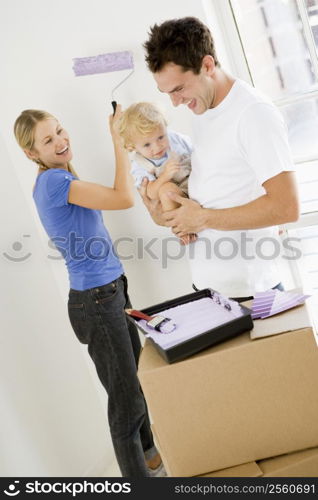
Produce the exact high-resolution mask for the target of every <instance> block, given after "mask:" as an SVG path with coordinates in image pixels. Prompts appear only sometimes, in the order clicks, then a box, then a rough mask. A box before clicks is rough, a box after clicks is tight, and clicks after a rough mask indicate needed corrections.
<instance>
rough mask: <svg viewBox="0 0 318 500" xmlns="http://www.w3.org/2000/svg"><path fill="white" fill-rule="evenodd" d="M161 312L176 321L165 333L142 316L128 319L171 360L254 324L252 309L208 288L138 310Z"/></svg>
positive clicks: (200, 349) (150, 313) (151, 312)
mask: <svg viewBox="0 0 318 500" xmlns="http://www.w3.org/2000/svg"><path fill="white" fill-rule="evenodd" d="M141 311H142V312H143V313H145V314H147V315H149V316H155V315H157V314H160V315H161V316H164V317H167V318H170V319H172V320H173V322H174V323H176V329H175V330H174V331H173V332H171V333H169V334H164V333H160V332H154V331H153V330H152V329H150V328H149V327H147V324H146V323H147V322H146V321H145V320H142V319H135V318H132V317H131V316H129V315H128V314H127V319H128V320H129V321H132V322H133V323H134V324H135V325H136V326H137V327H138V329H139V330H140V331H141V332H142V333H143V334H144V335H145V336H146V337H147V338H148V339H149V340H150V342H152V343H153V345H154V346H155V348H156V349H157V351H158V352H159V353H160V355H161V356H162V357H163V358H164V359H165V360H166V361H167V362H168V363H173V362H175V361H179V360H181V359H184V358H187V357H188V356H191V355H192V354H195V353H197V352H199V351H202V350H203V349H206V348H207V347H211V346H212V345H214V344H218V343H220V342H223V341H225V340H227V339H230V338H231V337H234V336H236V335H239V334H240V333H243V332H245V331H247V330H251V329H252V328H253V320H252V317H251V313H252V311H251V310H250V309H248V308H247V307H245V306H243V305H241V304H239V303H238V302H236V301H235V300H233V299H229V298H227V297H224V296H222V295H221V294H220V293H218V292H216V291H215V290H213V289H211V288H206V289H204V290H200V291H198V292H194V293H190V294H188V295H183V296H181V297H177V298H175V299H172V300H168V301H166V302H162V303H161V304H157V305H154V306H151V307H147V308H145V309H142V310H141Z"/></svg>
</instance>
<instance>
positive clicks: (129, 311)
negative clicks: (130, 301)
mask: <svg viewBox="0 0 318 500" xmlns="http://www.w3.org/2000/svg"><path fill="white" fill-rule="evenodd" d="M125 311H126V313H127V314H129V316H132V317H133V318H140V319H145V320H146V321H150V320H151V319H152V318H153V316H148V315H147V314H144V313H142V312H141V311H137V310H136V309H125Z"/></svg>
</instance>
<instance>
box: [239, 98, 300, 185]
mask: <svg viewBox="0 0 318 500" xmlns="http://www.w3.org/2000/svg"><path fill="white" fill-rule="evenodd" d="M238 134H239V143H240V146H241V148H242V153H243V155H244V157H245V158H246V161H247V163H248V164H249V166H250V167H251V168H252V170H254V172H255V174H256V177H257V179H258V180H259V182H260V183H261V184H263V183H264V182H265V181H267V180H268V179H270V178H272V177H275V176H276V175H278V174H280V173H281V172H285V171H293V170H295V167H294V164H293V159H292V154H291V150H290V146H289V143H288V134H287V127H286V124H285V122H284V119H283V117H282V115H281V113H280V112H279V111H278V110H277V109H276V108H275V107H274V105H272V104H270V103H255V104H252V105H251V106H249V107H248V108H247V109H246V110H245V111H244V112H243V114H242V116H241V118H240V122H239V129H238Z"/></svg>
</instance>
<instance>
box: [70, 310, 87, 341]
mask: <svg viewBox="0 0 318 500" xmlns="http://www.w3.org/2000/svg"><path fill="white" fill-rule="evenodd" d="M68 316H69V318H70V322H71V325H72V328H73V330H74V333H75V335H76V337H77V338H78V340H79V341H80V342H81V343H82V344H88V343H89V340H90V335H89V329H88V325H87V322H86V312H85V304H72V303H69V304H68Z"/></svg>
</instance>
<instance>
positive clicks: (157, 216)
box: [138, 177, 168, 226]
mask: <svg viewBox="0 0 318 500" xmlns="http://www.w3.org/2000/svg"><path fill="white" fill-rule="evenodd" d="M148 182H149V181H148V179H147V178H146V177H145V178H144V179H143V181H142V184H141V186H140V188H139V189H138V191H139V194H140V196H141V198H142V201H143V202H144V204H145V205H146V207H147V210H148V212H149V213H150V216H151V218H152V220H153V221H154V222H155V223H156V224H158V225H159V226H167V225H168V224H167V223H166V221H165V219H164V218H163V212H162V205H161V202H160V201H159V200H152V199H151V198H149V196H147V184H148Z"/></svg>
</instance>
